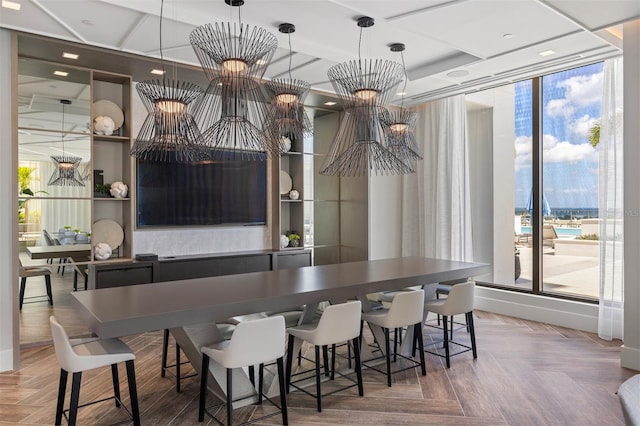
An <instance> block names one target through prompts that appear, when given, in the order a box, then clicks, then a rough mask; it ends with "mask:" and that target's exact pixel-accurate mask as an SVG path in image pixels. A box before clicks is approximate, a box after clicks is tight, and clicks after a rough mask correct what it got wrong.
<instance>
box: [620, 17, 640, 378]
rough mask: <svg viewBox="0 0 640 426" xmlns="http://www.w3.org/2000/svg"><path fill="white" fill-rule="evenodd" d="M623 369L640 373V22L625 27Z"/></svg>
mask: <svg viewBox="0 0 640 426" xmlns="http://www.w3.org/2000/svg"><path fill="white" fill-rule="evenodd" d="M623 31H624V182H625V184H624V209H625V215H624V347H623V349H622V355H621V364H622V366H623V367H627V368H632V369H634V370H640V284H639V283H640V262H638V252H640V186H638V184H637V182H638V181H640V168H639V167H638V159H640V143H638V141H640V120H639V119H638V118H639V117H640V21H635V22H631V23H628V24H624V29H623Z"/></svg>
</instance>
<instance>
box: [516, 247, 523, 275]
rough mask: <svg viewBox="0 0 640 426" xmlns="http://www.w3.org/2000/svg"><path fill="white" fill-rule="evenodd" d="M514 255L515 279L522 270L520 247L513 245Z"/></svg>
mask: <svg viewBox="0 0 640 426" xmlns="http://www.w3.org/2000/svg"><path fill="white" fill-rule="evenodd" d="M515 256H516V277H515V279H516V280H517V279H518V278H520V272H522V270H521V268H520V249H519V248H518V247H515Z"/></svg>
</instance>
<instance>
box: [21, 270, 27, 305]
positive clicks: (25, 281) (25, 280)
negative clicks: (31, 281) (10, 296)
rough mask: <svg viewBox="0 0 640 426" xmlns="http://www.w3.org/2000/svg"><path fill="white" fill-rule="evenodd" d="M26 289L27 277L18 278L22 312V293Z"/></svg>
mask: <svg viewBox="0 0 640 426" xmlns="http://www.w3.org/2000/svg"><path fill="white" fill-rule="evenodd" d="M26 287H27V277H22V278H20V309H21V310H22V303H23V301H24V291H25V289H26Z"/></svg>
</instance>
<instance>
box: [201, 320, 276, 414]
mask: <svg viewBox="0 0 640 426" xmlns="http://www.w3.org/2000/svg"><path fill="white" fill-rule="evenodd" d="M284 335H285V327H284V318H283V317H281V316H276V317H271V318H261V319H256V320H252V321H243V322H240V323H239V324H238V325H237V326H236V329H235V330H234V332H233V335H232V336H231V340H226V341H224V342H220V343H216V344H214V345H210V346H203V347H202V370H201V371H202V374H201V380H200V404H199V408H198V421H200V422H202V421H203V420H204V414H205V412H206V413H207V414H209V415H210V416H211V417H212V418H213V419H214V420H216V421H217V422H218V423H220V424H222V422H220V421H219V420H218V419H216V418H215V416H213V415H212V414H211V413H210V412H209V410H208V408H207V407H206V398H207V379H208V377H209V359H210V358H211V359H213V360H214V361H215V362H217V363H218V364H220V365H221V366H223V367H224V368H226V369H227V401H226V406H227V424H228V425H231V424H232V413H233V386H232V378H233V374H232V372H233V369H234V368H242V367H248V366H253V365H256V364H259V366H260V367H259V378H258V380H259V385H258V404H261V403H262V398H263V397H265V398H266V399H267V400H268V401H269V402H271V403H272V404H273V405H275V406H276V407H278V405H277V404H275V402H273V401H272V400H271V399H270V398H269V397H268V396H266V395H264V394H263V391H262V388H263V371H264V363H265V362H267V361H273V360H274V359H275V360H276V363H277V364H278V381H279V384H280V407H278V408H280V412H281V413H282V424H283V425H286V424H288V419H287V399H286V393H285V385H284V383H285V382H284V343H285V338H284ZM211 408H213V407H211ZM274 414H277V412H276V413H272V414H267V415H266V416H263V417H261V418H258V419H252V420H251V422H255V421H257V420H261V419H265V418H267V417H271V416H273V415H274Z"/></svg>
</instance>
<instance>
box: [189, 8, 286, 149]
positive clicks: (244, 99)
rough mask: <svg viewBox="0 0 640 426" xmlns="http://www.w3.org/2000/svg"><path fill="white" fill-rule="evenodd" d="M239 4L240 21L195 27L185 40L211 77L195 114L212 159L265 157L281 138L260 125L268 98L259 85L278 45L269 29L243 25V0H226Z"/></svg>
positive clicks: (266, 111) (266, 107) (266, 112)
mask: <svg viewBox="0 0 640 426" xmlns="http://www.w3.org/2000/svg"><path fill="white" fill-rule="evenodd" d="M225 3H227V4H228V5H229V6H232V7H238V22H237V23H229V22H217V23H215V24H205V25H201V26H199V27H197V28H195V29H194V30H193V31H192V32H191V34H190V36H189V40H190V42H191V46H192V47H193V49H194V51H195V53H196V56H197V57H198V60H199V61H200V64H201V65H202V69H203V70H204V73H205V75H206V76H207V78H208V79H209V86H208V87H207V89H206V91H205V93H204V95H203V97H202V98H201V100H200V101H199V102H198V106H197V110H196V111H197V112H196V115H197V117H198V124H199V127H200V129H201V132H202V135H201V141H202V143H203V144H206V145H207V146H208V147H209V149H210V150H211V154H212V157H213V159H222V158H230V157H231V158H235V159H246V160H264V159H265V153H266V154H267V156H274V155H278V154H280V152H281V144H280V141H279V140H273V139H272V138H270V137H268V135H267V134H266V133H265V132H264V131H263V130H262V128H263V125H264V123H265V121H266V119H267V116H268V102H267V99H266V97H265V95H264V93H263V90H262V88H261V83H260V79H261V78H262V77H263V76H264V72H265V71H266V69H267V67H268V66H269V63H270V62H271V58H272V57H273V54H274V53H275V51H276V48H277V47H278V41H277V39H276V37H275V35H273V34H272V33H270V32H268V31H266V30H264V29H263V28H259V27H250V26H249V25H243V24H242V20H241V17H240V6H242V5H243V4H244V1H243V0H225Z"/></svg>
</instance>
